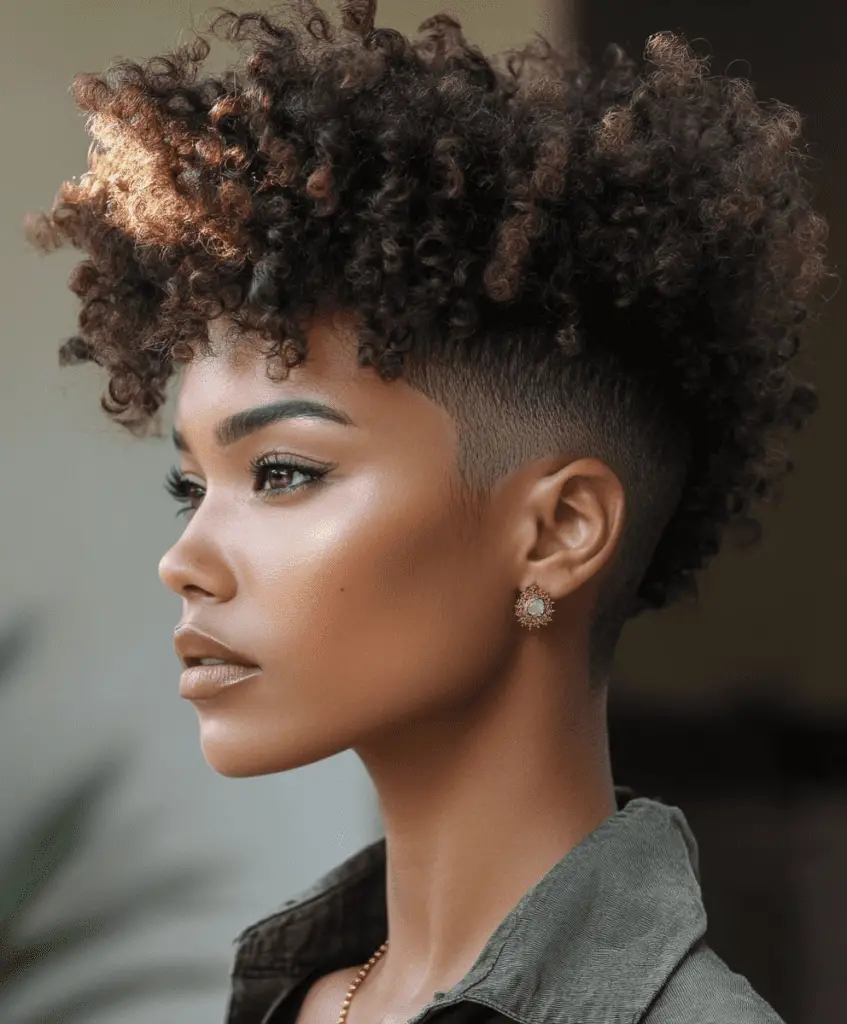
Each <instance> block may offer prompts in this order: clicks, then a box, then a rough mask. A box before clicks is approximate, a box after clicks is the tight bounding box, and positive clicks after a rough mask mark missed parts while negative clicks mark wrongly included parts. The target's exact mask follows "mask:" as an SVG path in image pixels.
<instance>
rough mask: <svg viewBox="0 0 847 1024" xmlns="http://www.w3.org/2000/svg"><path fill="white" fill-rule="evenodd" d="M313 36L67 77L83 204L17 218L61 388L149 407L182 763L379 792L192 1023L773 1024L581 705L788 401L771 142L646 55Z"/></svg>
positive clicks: (797, 248)
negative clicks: (168, 459) (160, 466)
mask: <svg viewBox="0 0 847 1024" xmlns="http://www.w3.org/2000/svg"><path fill="white" fill-rule="evenodd" d="M341 14H342V19H343V24H342V25H341V26H340V27H338V28H334V27H333V26H332V25H331V23H330V21H329V19H328V17H327V16H326V14H325V13H324V12H322V11H321V10H320V9H318V8H317V7H314V6H312V5H311V4H305V5H304V4H301V5H300V14H299V15H294V16H292V18H290V19H289V21H288V23H285V22H283V21H282V20H281V19H280V20H274V19H273V18H271V17H270V16H268V15H261V14H253V15H251V14H242V15H237V14H235V13H233V12H224V13H223V14H222V15H221V16H220V17H219V18H218V19H216V20H215V21H214V22H213V24H212V31H216V30H217V29H218V28H219V27H220V26H224V27H225V28H226V30H227V33H226V34H227V38H229V39H238V40H242V41H246V40H250V41H252V43H253V48H252V51H251V55H250V57H249V59H248V60H246V61H245V63H244V65H243V66H242V67H240V68H238V70H237V71H235V72H230V73H227V74H225V75H224V76H222V77H221V78H214V77H206V78H202V79H198V77H197V72H198V69H199V66H200V64H201V63H202V61H203V60H204V59H205V57H206V56H207V54H208V52H209V49H210V47H209V44H208V43H207V42H206V41H205V40H203V39H202V38H201V39H198V40H196V41H195V43H194V44H193V45H192V46H191V47H187V48H183V49H181V50H178V51H176V52H175V53H173V54H170V55H169V59H168V60H165V61H162V60H159V61H157V62H148V63H146V64H144V65H139V64H134V63H132V62H124V63H122V64H121V65H119V66H117V67H116V68H113V69H112V71H111V73H110V74H109V75H108V76H99V75H81V76H79V77H78V78H77V79H76V80H75V83H74V89H75V95H76V98H77V102H78V103H79V105H80V106H81V107H82V108H83V109H85V110H87V111H89V112H90V120H89V131H90V132H91V134H92V135H93V137H94V143H93V144H92V148H91V151H90V154H89V172H88V173H87V174H86V175H84V176H83V178H82V180H81V181H79V182H78V183H74V182H69V183H65V184H64V185H63V186H62V188H61V191H60V194H59V197H58V199H57V202H56V204H54V208H53V210H52V212H51V214H50V215H49V216H46V215H39V216H38V217H36V218H33V219H32V220H31V221H29V223H28V237H29V238H30V239H31V241H32V242H33V243H34V244H35V245H37V246H38V247H39V248H40V249H42V250H44V251H46V250H48V249H51V248H55V247H57V246H59V245H61V244H63V243H64V242H66V241H68V242H71V243H72V244H74V245H76V246H79V247H80V248H82V249H84V250H86V251H87V253H88V255H89V259H88V260H86V261H85V262H84V263H82V264H81V265H80V266H79V267H78V268H77V270H76V272H75V273H74V275H73V277H72V279H71V287H72V289H73V290H74V291H75V292H76V293H77V294H78V295H79V296H80V298H81V299H82V312H81V315H80V326H79V334H78V335H75V336H74V337H72V338H70V339H69V340H68V341H67V342H66V343H65V344H64V345H63V347H62V350H61V359H62V361H63V362H64V363H74V362H80V361H85V360H89V361H90V360H93V361H95V362H96V363H98V364H99V365H100V366H104V367H106V368H107V369H108V371H109V389H108V393H107V394H105V395H104V397H103V400H102V402H103V407H104V409H105V410H106V411H107V412H108V413H109V415H110V416H112V417H113V418H114V419H115V420H116V421H118V422H120V423H122V424H123V425H125V426H126V427H127V428H128V429H130V430H131V431H133V432H134V433H136V434H138V435H143V434H144V433H145V432H146V430H147V428H148V427H149V426H150V425H151V423H153V422H155V420H156V413H157V410H158V409H159V408H160V406H161V405H162V404H163V402H164V401H165V397H166V384H167V382H168V381H169V380H170V379H171V378H172V377H174V376H175V375H176V374H177V372H178V371H179V372H180V373H181V379H180V391H179V403H178V409H177V416H176V427H175V430H174V435H173V437H174V442H175V444H176V447H177V449H178V452H179V458H180V464H181V468H175V469H174V470H173V471H172V472H171V474H170V476H169V479H168V481H167V486H168V489H169V491H170V492H171V493H172V494H173V495H174V496H175V497H176V498H177V499H178V501H180V502H181V503H182V508H181V511H184V512H185V513H186V519H187V523H186V527H185V530H184V532H183V533H182V535H181V536H180V538H179V539H178V541H177V542H176V543H175V544H174V545H173V547H172V548H171V549H170V550H169V551H168V552H167V553H166V554H165V555H164V557H163V558H162V560H161V563H160V566H159V572H160V576H161V578H162V580H163V582H164V583H165V585H166V586H167V587H169V588H170V589H171V590H172V591H174V592H175V593H177V594H179V595H180V597H181V598H182V599H183V617H182V621H181V623H180V625H179V627H178V629H177V631H176V635H175V645H176V650H177V653H178V654H179V656H180V658H181V659H182V661H183V663H184V665H185V672H184V674H183V676H182V679H181V694H182V695H183V696H184V697H185V698H186V699H188V700H190V701H192V702H193V704H194V706H195V707H196V710H197V714H198V717H199V722H200V734H201V743H202V746H203V752H204V755H205V757H206V759H207V761H208V763H209V764H210V765H211V766H212V767H213V768H214V769H215V770H216V771H218V772H220V773H221V774H223V775H226V776H239V777H241V776H254V775H262V774H267V773H270V772H282V771H287V770H289V769H292V768H296V767H298V766H301V765H306V764H310V763H313V762H315V761H318V760H320V759H321V758H326V757H329V756H331V755H333V754H336V753H338V752H340V751H343V750H347V749H353V750H355V751H356V753H357V754H358V755H359V756H360V757H361V759H362V761H363V763H364V765H365V766H366V768H367V770H368V772H369V773H370V775H371V777H372V779H373V782H374V785H375V787H376V790H377V793H378V797H379V802H380V807H381V811H382V815H383V820H384V824H385V831H386V838H385V840H381V841H379V842H377V843H375V844H372V845H371V846H369V847H367V848H366V849H364V850H362V851H360V852H359V853H357V854H356V855H355V856H353V857H351V858H350V859H349V860H347V861H345V863H344V864H342V865H340V866H339V867H338V868H336V869H335V870H334V871H332V872H330V874H328V875H327V876H325V877H324V878H322V879H320V880H319V881H318V882H317V883H316V885H315V886H314V887H313V888H312V889H310V890H309V891H308V892H306V893H303V894H302V895H301V896H299V897H297V898H296V899H294V900H291V901H289V902H288V903H287V904H286V905H285V906H284V907H283V908H281V909H280V910H279V911H277V912H276V913H274V914H272V915H271V916H269V917H268V918H266V919H265V920H263V921H261V922H258V923H257V924H256V925H254V926H252V927H251V928H248V929H246V930H245V931H244V933H243V934H242V935H241V936H240V938H239V940H238V951H237V955H236V961H235V967H234V972H233V991H232V996H231V1000H230V1006H229V1017H228V1020H229V1024H259V1022H263V1024H269V1022H271V1021H275V1022H279V1021H286V1022H292V1021H295V1020H296V1021H300V1022H303V1021H307V1022H322V1024H324V1022H325V1024H332V1022H333V1021H335V1020H338V1021H340V1022H343V1021H344V1020H345V1019H346V1020H347V1022H348V1024H366V1022H368V1024H369V1022H377V1021H379V1022H391V1024H397V1022H401V1021H407V1020H411V1019H414V1020H416V1021H418V1020H421V1021H423V1020H427V1021H429V1020H432V1021H439V1022H440V1021H445V1022H453V1024H467V1022H469V1021H472V1020H473V1021H482V1020H485V1021H490V1022H494V1021H499V1022H504V1021H519V1022H521V1024H530V1022H533V1024H547V1022H549V1024H553V1022H556V1024H565V1022H567V1024H595V1022H601V1021H602V1022H603V1024H609V1022H611V1021H626V1022H630V1024H634V1022H636V1021H639V1022H642V1021H643V1022H647V1024H674V1022H677V1024H683V1022H689V1024H694V1022H699V1024H704V1022H706V1021H709V1022H715V1024H717V1022H721V1024H724V1022H726V1024H729V1022H731V1024H754V1022H755V1024H760V1022H761V1024H763V1022H771V1024H776V1022H778V1020H779V1018H778V1017H777V1015H776V1013H775V1012H774V1011H773V1009H772V1008H771V1007H770V1006H769V1005H768V1004H767V1002H766V1001H765V1000H764V999H763V998H761V997H760V996H759V995H758V994H757V993H756V992H755V991H754V990H753V989H752V987H751V986H750V984H749V982H748V981H747V980H746V979H744V978H743V977H741V976H740V975H738V974H736V973H734V972H733V971H732V970H731V969H730V967H728V966H727V965H726V964H725V963H723V962H722V961H721V960H720V959H719V958H718V957H717V956H716V955H715V954H714V953H713V952H712V951H711V950H710V949H709V946H708V944H707V941H706V936H705V932H706V917H705V913H704V910H703V904H702V901H701V896H700V887H699V881H698V868H697V846H696V841H695V839H694V837H693V836H692V834H691V831H690V829H689V827H688V825H687V822H686V820H685V817H684V815H683V813H682V811H681V810H680V809H679V808H676V807H671V806H667V805H665V804H664V803H663V802H662V801H661V800H658V799H652V798H648V797H644V796H636V795H635V794H633V793H632V791H627V790H626V789H624V788H623V787H616V786H615V785H614V783H613V777H612V771H611V766H610V759H609V749H608V737H607V723H606V696H607V690H608V683H609V678H610V672H611V666H612V659H613V655H614V651H615V646H616V643H617V640H618V637H619V635H620V632H621V630H622V628H623V626H624V624H625V623H626V622H627V621H628V620H629V619H631V618H632V617H633V616H635V615H637V614H638V613H639V612H640V611H642V610H644V609H646V608H658V607H661V606H662V605H664V604H666V603H668V602H669V601H671V600H673V599H675V598H677V597H678V596H680V595H682V594H684V593H686V592H689V593H691V592H693V590H694V577H695V574H696V572H697V571H698V570H699V569H701V568H702V567H703V566H704V565H705V564H706V563H707V561H708V560H709V559H710V558H711V556H713V555H714V554H715V553H716V552H717V551H718V548H719V545H720V542H721V540H722V538H723V536H724V535H725V533H726V530H727V528H730V527H732V528H737V527H739V526H746V527H748V528H749V526H750V524H752V525H753V526H754V527H755V525H756V524H755V520H752V519H751V518H750V515H749V512H750V508H751V504H752V502H753V501H754V500H755V499H760V498H766V497H768V496H769V495H770V494H772V493H773V492H774V490H775V488H776V485H777V484H778V483H779V481H780V480H781V479H782V478H783V476H784V475H785V473H786V472H787V470H788V468H789V465H790V464H789V463H788V460H787V456H786V453H785V449H784V446H783V441H784V440H785V438H786V437H787V436H788V435H789V434H790V433H791V432H792V431H793V430H795V429H796V428H798V427H800V426H801V425H802V424H803V423H804V421H805V420H806V418H807V416H808V415H809V413H810V412H811V411H812V410H813V409H814V407H815V393H814V389H813V388H812V387H811V386H810V385H808V384H806V383H804V382H801V381H798V380H797V379H796V378H795V375H794V369H793V365H794V364H793V360H794V356H795V353H796V351H797V348H798V343H799V331H800V329H801V324H802V322H803V320H804V319H805V318H806V314H807V308H808V306H809V304H810V303H811V301H812V297H813V294H814V292H815V291H816V289H817V288H818V286H819V285H820V283H821V281H822V280H823V279H824V277H825V269H824V262H823V242H824V236H825V226H824V223H823V221H822V220H821V219H820V218H819V217H818V216H816V214H815V213H814V212H813V211H812V210H811V209H810V206H809V203H808V200H807V189H806V185H805V183H804V179H803V174H802V170H803V158H802V154H801V151H800V149H799V147H798V141H797V140H798V137H799V121H798V118H797V115H796V114H795V112H794V111H792V110H791V109H788V108H785V107H783V106H779V105H769V106H766V105H763V104H760V103H759V102H757V101H756V99H755V97H754V95H753V93H752V90H751V88H750V86H749V84H748V83H746V82H745V81H742V80H739V79H726V78H712V77H709V76H708V74H707V68H706V65H705V63H704V62H703V61H702V60H700V59H698V58H697V57H695V56H694V54H693V53H692V52H691V51H690V50H689V48H688V47H687V46H686V45H685V44H684V42H682V41H681V40H679V39H678V38H676V37H674V36H672V35H669V34H660V35H657V36H655V37H653V38H652V39H650V41H649V42H648V45H647V50H646V58H647V60H646V63H645V64H644V66H643V67H639V66H638V65H636V63H635V62H633V61H631V60H630V59H628V58H627V57H626V56H625V55H624V54H623V52H622V51H620V50H619V49H617V48H615V47H612V48H610V50H609V52H608V54H607V60H606V65H605V68H604V69H602V70H601V71H593V70H591V69H589V68H587V67H578V68H571V67H568V66H567V65H566V63H565V61H564V60H563V59H562V58H561V56H560V55H559V54H557V53H556V52H555V51H554V50H553V49H552V48H550V47H549V46H547V45H546V44H544V43H543V41H542V42H538V43H536V44H533V45H532V46H530V47H528V48H527V49H525V50H524V51H522V52H521V53H520V54H517V55H513V56H512V57H511V58H510V59H509V61H508V62H507V63H506V64H505V65H500V64H495V63H493V62H491V61H489V60H487V59H486V58H485V57H483V56H482V54H481V53H480V52H479V50H477V49H475V48H473V47H471V46H469V45H468V44H467V43H466V42H465V41H464V39H463V37H462V34H461V32H460V27H459V25H458V24H457V23H456V22H455V21H454V20H452V19H451V18H449V17H447V16H445V15H440V16H437V17H433V18H431V19H429V20H428V21H426V22H425V23H424V24H423V25H422V26H421V33H422V34H421V36H420V37H419V38H418V39H417V40H415V41H409V40H407V39H406V38H405V37H403V36H402V35H400V34H399V33H397V32H395V31H393V30H390V29H385V28H374V4H373V3H370V2H349V0H348V2H345V3H342V4H341ZM209 659H213V660H216V661H217V662H223V663H224V664H215V665H210V664H206V663H205V662H206V661H208V660H209ZM363 964H364V966H362V965H363ZM365 979H366V983H364V984H362V983H363V982H365ZM360 985H361V987H360Z"/></svg>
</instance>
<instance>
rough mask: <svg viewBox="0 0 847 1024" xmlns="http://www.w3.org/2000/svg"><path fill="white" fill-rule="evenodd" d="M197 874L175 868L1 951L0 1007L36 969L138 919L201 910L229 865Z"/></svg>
mask: <svg viewBox="0 0 847 1024" xmlns="http://www.w3.org/2000/svg"><path fill="white" fill-rule="evenodd" d="M199 870H200V871H202V873H198V867H191V868H178V869H176V870H173V871H171V872H169V873H168V874H164V875H162V876H160V877H158V878H155V879H153V880H151V881H148V882H144V883H142V884H140V885H138V886H136V887H135V888H134V889H132V890H130V891H128V892H125V893H121V894H120V895H118V896H116V897H113V898H112V901H111V903H110V904H109V905H108V906H106V907H102V908H99V909H98V908H89V909H88V910H86V912H85V915H84V916H80V917H76V918H73V919H71V920H69V921H65V922H62V923H61V924H59V925H56V926H54V927H53V928H51V929H50V930H49V931H46V932H42V933H40V934H35V935H33V936H30V937H27V938H22V939H21V940H20V941H18V942H16V943H14V944H13V945H11V946H5V947H4V946H0V1003H2V1001H3V997H4V996H7V995H8V994H9V992H10V991H11V990H12V989H13V988H15V987H16V986H19V985H21V984H28V983H29V982H30V981H31V980H32V978H33V975H35V974H37V973H38V971H39V970H42V969H45V968H49V967H52V966H54V964H55V962H56V960H60V959H61V957H62V956H67V955H68V954H72V953H75V952H76V951H77V950H78V949H80V948H81V947H84V946H87V945H88V944H89V943H91V942H95V941H97V940H102V939H104V938H108V937H109V936H111V935H114V934H116V933H118V932H120V931H121V930H122V929H124V928H125V927H126V926H127V925H128V924H130V923H131V924H132V925H133V926H137V925H138V923H139V920H140V919H143V918H145V917H148V916H151V915H153V914H157V913H162V912H163V911H167V912H168V913H172V912H174V911H175V910H178V909H191V908H192V907H197V906H203V905H206V904H207V900H208V897H209V892H210V886H211V884H212V883H213V882H215V881H216V880H218V879H223V878H224V877H225V876H226V875H227V873H228V870H229V865H227V864H226V863H224V864H214V865H212V864H208V865H205V866H201V868H200V869H199ZM201 901H202V902H201Z"/></svg>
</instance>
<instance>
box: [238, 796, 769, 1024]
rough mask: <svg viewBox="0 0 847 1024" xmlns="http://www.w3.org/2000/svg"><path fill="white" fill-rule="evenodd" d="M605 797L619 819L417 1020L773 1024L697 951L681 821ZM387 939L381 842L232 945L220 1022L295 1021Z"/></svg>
mask: <svg viewBox="0 0 847 1024" xmlns="http://www.w3.org/2000/svg"><path fill="white" fill-rule="evenodd" d="M615 794H616V797H617V806H618V810H617V813H615V814H613V815H612V816H611V817H609V818H607V819H606V820H605V821H604V822H603V823H602V824H601V825H600V826H598V827H597V828H596V829H595V830H594V831H593V832H592V833H591V834H590V835H588V836H586V838H585V839H583V840H582V842H580V843H579V844H578V845H577V846H576V847H574V848H573V849H572V850H571V851H569V852H568V853H567V854H566V855H565V856H564V857H563V858H562V859H561V860H560V861H559V862H558V863H557V864H555V865H554V866H553V867H552V868H551V869H550V870H549V871H548V872H547V874H546V875H544V877H543V878H541V879H540V881H538V882H537V883H536V884H535V885H534V886H533V887H532V888H531V889H529V890H528V891H527V892H526V893H525V894H524V896H523V897H522V898H521V900H520V901H519V902H518V903H517V904H516V906H515V907H514V908H513V909H512V910H511V911H510V912H509V913H508V915H507V916H506V917H505V918H504V919H503V921H502V922H501V923H500V924H499V925H498V927H497V928H496V930H495V931H494V933H493V934H492V935H491V937H490V938H489V940H488V942H487V943H486V945H485V947H484V948H483V950H482V952H481V953H480V955H479V957H478V958H477V960H476V962H475V963H474V965H473V967H471V969H470V970H469V971H468V973H467V974H466V975H465V976H464V978H462V979H461V981H459V982H458V983H457V984H456V985H454V986H453V987H452V988H451V989H450V990H449V991H447V992H435V993H433V997H432V999H431V1000H430V1002H429V1003H428V1004H427V1005H426V1006H425V1007H424V1008H423V1010H421V1011H420V1013H418V1014H417V1015H416V1016H415V1017H414V1018H412V1020H413V1021H414V1024H418V1022H426V1024H471V1022H473V1024H483V1022H484V1024H513V1022H517V1024H784V1022H783V1021H782V1020H781V1018H780V1017H779V1016H778V1015H777V1013H776V1012H775V1011H774V1010H773V1008H772V1007H771V1006H770V1005H769V1004H768V1003H767V1002H766V1001H765V1000H764V999H763V998H762V997H761V996H759V995H758V994H757V993H756V992H755V991H754V990H753V988H752V987H751V985H750V983H749V982H748V981H747V979H746V978H744V977H743V976H742V975H740V974H737V973H735V972H733V971H732V970H731V969H730V968H729V967H728V966H727V965H726V964H725V963H724V962H723V960H721V959H720V957H718V956H717V955H716V954H715V953H714V952H713V951H712V950H711V949H710V948H709V946H708V945H707V944H706V941H705V932H706V912H705V910H704V908H703V902H702V898H701V891H700V882H699V869H698V849H697V843H696V841H695V839H694V836H693V835H692V833H691V830H690V828H689V826H688V823H687V821H686V819H685V816H684V815H683V813H682V811H681V810H680V809H679V808H678V807H674V806H671V805H668V804H665V803H663V802H662V801H661V800H660V799H651V798H648V797H642V796H638V795H636V794H635V793H633V791H632V790H631V789H628V788H626V787H620V786H619V787H616V788H615ZM386 937H387V925H386V909H385V840H384V839H380V840H379V841H377V842H375V843H372V844H371V845H369V846H367V847H365V848H364V849H362V850H360V851H359V852H358V853H356V854H354V855H353V856H352V857H350V858H349V859H347V860H346V861H344V862H343V863H342V864H340V865H339V866H338V867H336V868H334V869H333V870H332V871H330V872H328V873H327V874H326V875H324V876H323V877H322V878H321V879H320V880H319V881H317V882H316V883H315V884H314V885H312V886H311V887H310V888H309V889H307V890H305V891H304V892H302V893H301V894H300V895H298V896H296V897H295V898H294V899H291V900H288V901H287V902H286V903H285V904H284V905H283V906H282V907H281V909H280V910H278V911H277V912H276V913H274V914H272V915H271V916H270V917H266V918H264V919H263V920H261V921H259V922H258V923H256V924H254V925H252V926H251V927H249V928H247V929H246V930H245V931H243V932H242V933H241V935H239V936H238V938H236V939H235V944H236V946H237V949H236V954H235V963H234V967H233V972H232V992H231V995H230V1000H229V1007H228V1014H227V1019H226V1024H293V1022H294V1020H295V1018H296V1016H297V1012H298V1010H299V1008H300V1004H301V1003H302V1000H303V998H304V996H305V994H306V991H307V989H308V988H309V986H310V985H311V984H312V982H313V981H314V980H316V979H317V978H318V977H320V976H321V975H324V974H328V973H329V972H330V971H335V970H339V969H341V968H344V967H352V966H354V965H357V964H363V963H365V962H366V961H367V960H369V959H370V957H371V956H372V955H373V953H374V951H375V950H376V949H377V948H378V947H379V946H380V945H381V944H382V943H383V942H384V941H385V939H386ZM327 1024H334V1022H332V1021H328V1022H327ZM375 1024H376V1022H375ZM410 1024H411V1022H410Z"/></svg>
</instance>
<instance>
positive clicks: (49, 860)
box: [0, 756, 126, 944]
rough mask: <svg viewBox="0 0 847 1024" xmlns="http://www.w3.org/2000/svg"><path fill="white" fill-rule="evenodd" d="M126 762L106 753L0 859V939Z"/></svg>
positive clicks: (76, 839)
mask: <svg viewBox="0 0 847 1024" xmlns="http://www.w3.org/2000/svg"><path fill="white" fill-rule="evenodd" d="M125 767H126V765H125V763H124V759H123V758H121V759H120V760H119V759H118V758H117V757H114V756H113V757H108V758H106V759H105V760H104V761H103V762H102V763H100V764H99V765H97V766H95V768H94V769H93V770H92V771H90V772H89V773H88V774H86V775H84V776H83V777H82V778H81V779H80V780H79V781H77V782H76V783H74V784H73V785H72V786H71V787H70V789H69V790H67V791H66V792H65V793H64V794H62V795H61V796H60V797H59V798H58V799H57V800H55V801H53V802H52V803H51V804H50V806H49V807H48V808H47V810H46V811H45V812H44V813H42V814H41V815H40V816H39V817H38V818H37V819H36V821H35V823H34V824H33V825H32V826H31V827H30V829H29V831H28V833H27V834H26V835H25V836H24V838H23V839H22V840H21V841H20V842H19V844H18V846H17V848H15V849H13V850H12V852H11V853H10V854H8V855H7V856H6V858H5V860H4V862H3V863H0V878H2V879H3V884H2V886H0V943H3V944H6V943H8V942H9V939H10V936H11V935H12V934H13V933H14V932H15V931H16V929H17V927H18V925H19V923H20V922H21V920H22V919H23V918H24V917H25V916H26V914H27V913H28V912H29V910H30V909H31V908H32V906H33V904H34V903H35V902H36V900H37V899H38V898H39V897H40V895H41V894H42V892H43V891H44V889H46V888H47V886H48V885H49V884H50V882H51V881H52V880H53V878H54V877H55V875H57V874H58V873H59V872H60V871H61V869H62V867H64V865H65V864H66V863H67V861H68V860H69V859H70V857H71V856H72V855H73V853H74V852H75V851H76V849H77V847H78V846H79V845H80V842H81V840H82V839H83V838H84V835H85V828H86V826H87V824H88V821H89V819H90V817H91V816H92V814H93V813H94V811H95V810H96V809H97V805H98V804H99V802H100V800H101V799H102V796H103V794H104V792H105V791H106V790H107V789H110V788H112V786H114V784H115V783H116V781H117V778H118V776H119V775H120V774H121V773H122V771H123V769H124V768H125Z"/></svg>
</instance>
